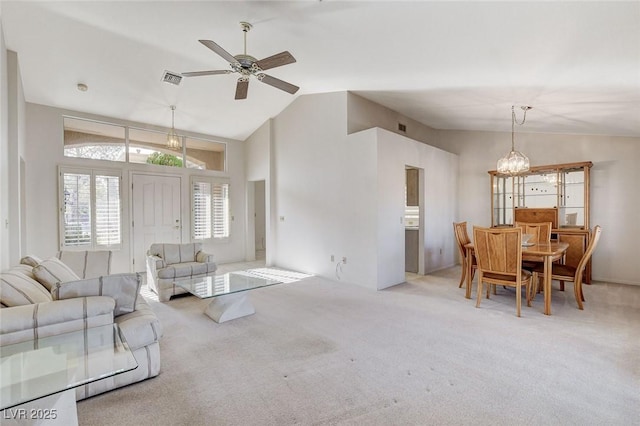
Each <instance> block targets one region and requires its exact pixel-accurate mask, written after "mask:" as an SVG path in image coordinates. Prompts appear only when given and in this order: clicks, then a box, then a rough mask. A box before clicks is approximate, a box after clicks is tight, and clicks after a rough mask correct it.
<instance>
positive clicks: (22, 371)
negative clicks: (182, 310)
mask: <svg viewBox="0 0 640 426" xmlns="http://www.w3.org/2000/svg"><path fill="white" fill-rule="evenodd" d="M137 367H138V363H137V362H136V359H135V357H134V356H133V353H132V352H131V350H130V348H129V345H128V344H127V342H126V340H125V339H124V337H123V336H122V334H121V332H120V329H119V328H118V326H117V324H109V325H104V326H99V327H91V328H87V329H83V330H79V331H74V332H70V333H62V334H58V335H55V336H50V337H42V338H38V339H31V340H27V341H24V342H20V343H15V344H10V345H4V346H2V348H1V351H0V410H2V411H1V413H2V414H1V416H2V418H3V419H5V420H9V419H13V420H17V421H21V420H27V419H34V418H33V416H32V415H38V416H40V415H42V416H48V417H43V418H40V419H39V420H43V421H46V420H54V419H56V418H57V420H59V421H60V420H62V419H61V417H62V416H67V418H66V420H65V421H64V423H65V424H75V423H77V420H76V421H74V420H75V419H76V411H75V401H76V398H75V390H74V388H76V387H78V386H82V385H86V384H88V383H91V382H95V381H97V380H101V379H104V378H106V377H111V376H115V375H117V374H121V373H125V372H127V371H131V370H134V369H136V368H137ZM60 401H63V402H62V405H61V402H60ZM43 407H44V408H43Z"/></svg>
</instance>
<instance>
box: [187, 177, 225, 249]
mask: <svg viewBox="0 0 640 426" xmlns="http://www.w3.org/2000/svg"><path fill="white" fill-rule="evenodd" d="M191 209H192V214H193V217H192V234H193V238H194V239H197V240H204V239H209V238H214V239H222V238H228V237H229V233H230V213H229V184H228V183H222V182H217V181H216V180H215V179H207V178H197V179H193V180H192V185H191Z"/></svg>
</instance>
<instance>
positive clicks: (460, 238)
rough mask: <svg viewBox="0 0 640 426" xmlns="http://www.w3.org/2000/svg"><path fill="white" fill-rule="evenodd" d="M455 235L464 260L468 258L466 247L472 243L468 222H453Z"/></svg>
mask: <svg viewBox="0 0 640 426" xmlns="http://www.w3.org/2000/svg"><path fill="white" fill-rule="evenodd" d="M453 233H454V235H455V236H456V242H457V243H458V251H459V252H460V256H461V257H462V258H464V257H465V256H466V254H465V249H464V245H465V244H468V243H470V242H471V239H470V238H469V234H468V233H467V222H458V223H456V222H453Z"/></svg>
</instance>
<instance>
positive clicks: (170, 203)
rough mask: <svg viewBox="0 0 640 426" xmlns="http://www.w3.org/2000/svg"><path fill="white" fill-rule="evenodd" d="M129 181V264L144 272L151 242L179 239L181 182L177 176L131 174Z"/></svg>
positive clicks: (180, 238) (175, 240)
mask: <svg viewBox="0 0 640 426" xmlns="http://www.w3.org/2000/svg"><path fill="white" fill-rule="evenodd" d="M131 182H132V183H133V188H132V197H133V202H132V206H133V215H132V216H133V224H132V226H133V261H134V265H133V267H134V270H135V271H136V272H144V271H146V263H145V262H146V256H147V250H148V249H149V247H150V246H151V244H153V243H180V242H181V240H182V218H181V211H182V210H181V208H180V201H181V199H182V198H181V191H180V188H181V182H180V177H178V176H158V175H146V174H134V175H133V176H132V179H131Z"/></svg>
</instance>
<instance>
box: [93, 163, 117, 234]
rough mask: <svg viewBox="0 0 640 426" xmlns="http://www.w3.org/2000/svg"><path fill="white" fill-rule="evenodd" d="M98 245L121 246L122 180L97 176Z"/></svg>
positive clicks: (96, 231) (115, 177)
mask: <svg viewBox="0 0 640 426" xmlns="http://www.w3.org/2000/svg"><path fill="white" fill-rule="evenodd" d="M95 181H96V183H95V188H96V221H95V223H96V226H95V233H96V245H98V246H113V245H117V244H120V178H119V177H118V176H100V175H96V179H95Z"/></svg>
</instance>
